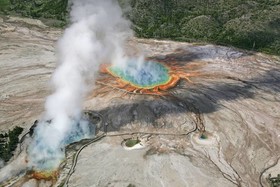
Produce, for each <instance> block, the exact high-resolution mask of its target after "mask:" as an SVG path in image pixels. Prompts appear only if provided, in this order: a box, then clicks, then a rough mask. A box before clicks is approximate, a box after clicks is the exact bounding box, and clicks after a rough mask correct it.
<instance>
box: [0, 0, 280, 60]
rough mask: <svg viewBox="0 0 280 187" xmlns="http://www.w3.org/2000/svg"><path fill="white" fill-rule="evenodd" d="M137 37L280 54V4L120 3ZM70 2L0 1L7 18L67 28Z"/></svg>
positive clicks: (220, 0) (241, 0) (235, 0)
mask: <svg viewBox="0 0 280 187" xmlns="http://www.w3.org/2000/svg"><path fill="white" fill-rule="evenodd" d="M119 2H120V5H121V6H122V8H123V10H124V14H125V16H127V17H128V19H130V20H131V22H132V28H133V30H134V32H135V34H136V36H138V37H142V38H156V39H170V40H176V41H186V42H203V43H205V42H207V43H213V44H220V45H227V46H234V47H238V48H242V49H248V50H254V51H261V52H265V53H270V54H276V55H280V1H279V0H251V1H248V0H228V1H225V0H189V1H185V0H119ZM70 4H71V2H68V0H0V7H1V8H0V9H1V11H2V13H5V14H19V15H22V16H27V17H32V18H40V19H43V20H44V21H46V22H47V23H49V24H52V25H53V26H59V27H64V26H65V25H67V20H68V17H69V16H68V12H69V7H70Z"/></svg>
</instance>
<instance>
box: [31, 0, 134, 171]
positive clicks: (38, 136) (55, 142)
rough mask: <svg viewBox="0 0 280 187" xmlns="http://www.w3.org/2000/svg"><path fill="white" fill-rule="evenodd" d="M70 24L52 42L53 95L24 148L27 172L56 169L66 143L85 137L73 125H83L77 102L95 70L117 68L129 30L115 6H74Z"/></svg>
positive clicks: (97, 0) (81, 0) (87, 1)
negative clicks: (102, 66)
mask: <svg viewBox="0 0 280 187" xmlns="http://www.w3.org/2000/svg"><path fill="white" fill-rule="evenodd" d="M71 21H72V25H71V26H70V27H69V28H67V29H66V30H65V32H64V35H63V36H62V38H61V39H60V40H59V42H58V54H59V61H58V63H59V64H58V67H57V69H56V71H55V72H54V74H53V77H52V83H53V86H54V89H55V92H54V93H53V94H52V95H51V96H49V97H48V98H47V101H46V104H45V108H46V114H45V117H44V119H43V120H41V122H40V124H39V125H38V127H37V129H36V131H35V137H34V141H33V143H32V145H31V146H30V148H29V160H30V161H31V166H32V167H36V168H39V169H52V168H55V167H57V166H58V164H59V162H60V160H61V159H62V158H63V157H64V153H63V148H64V146H65V144H67V142H68V141H74V140H75V136H78V135H79V136H89V134H87V131H88V129H85V128H81V126H82V125H81V126H79V129H78V127H77V125H76V124H77V123H80V124H81V123H86V122H81V110H82V102H83V99H84V96H85V95H86V93H87V91H88V90H89V85H88V84H87V83H88V82H90V84H91V85H92V84H93V83H94V81H93V80H94V77H95V75H96V73H97V71H98V69H99V65H100V64H101V63H105V62H111V63H114V64H117V65H118V66H122V64H123V62H125V61H126V59H125V57H124V53H123V43H124V42H125V40H126V39H127V37H129V36H130V35H131V30H130V25H129V22H128V21H127V20H125V19H124V18H123V17H122V11H121V8H120V7H119V5H118V4H117V1H115V0H74V1H73V5H72V10H71ZM48 120H49V121H48ZM50 120H51V121H50ZM69 138H70V140H69Z"/></svg>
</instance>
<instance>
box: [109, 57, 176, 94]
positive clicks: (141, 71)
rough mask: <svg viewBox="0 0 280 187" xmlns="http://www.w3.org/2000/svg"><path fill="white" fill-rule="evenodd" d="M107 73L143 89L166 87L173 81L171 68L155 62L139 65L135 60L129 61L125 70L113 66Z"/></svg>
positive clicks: (145, 62)
mask: <svg viewBox="0 0 280 187" xmlns="http://www.w3.org/2000/svg"><path fill="white" fill-rule="evenodd" d="M107 71H108V72H109V73H110V74H112V75H113V76H115V77H118V78H120V79H121V80H122V81H123V82H125V83H127V84H130V85H132V86H134V87H136V88H143V89H151V88H154V87H156V86H160V85H164V84H167V83H168V82H169V81H170V80H171V77H170V75H169V68H168V67H167V66H165V65H164V64H161V63H158V62H154V61H144V62H143V63H141V64H139V63H137V62H136V61H135V60H129V61H128V62H127V66H126V67H125V68H121V67H118V66H114V65H112V66H109V67H107Z"/></svg>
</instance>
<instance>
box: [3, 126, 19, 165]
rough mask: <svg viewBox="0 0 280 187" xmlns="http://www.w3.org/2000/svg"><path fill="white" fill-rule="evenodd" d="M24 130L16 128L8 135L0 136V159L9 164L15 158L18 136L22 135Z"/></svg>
mask: <svg viewBox="0 0 280 187" xmlns="http://www.w3.org/2000/svg"><path fill="white" fill-rule="evenodd" d="M22 131H23V128H21V127H15V128H14V129H13V130H11V131H9V132H8V133H4V134H0V159H1V160H3V161H4V162H8V161H9V160H10V159H11V158H12V157H13V155H14V154H13V152H14V151H15V149H16V148H17V144H18V143H19V138H18V136H19V135H20V134H21V133H22Z"/></svg>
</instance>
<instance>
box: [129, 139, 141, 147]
mask: <svg viewBox="0 0 280 187" xmlns="http://www.w3.org/2000/svg"><path fill="white" fill-rule="evenodd" d="M140 142H141V141H140V140H139V139H136V140H134V139H129V140H127V141H126V142H125V146H126V147H133V146H135V145H136V144H139V143H140Z"/></svg>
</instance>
